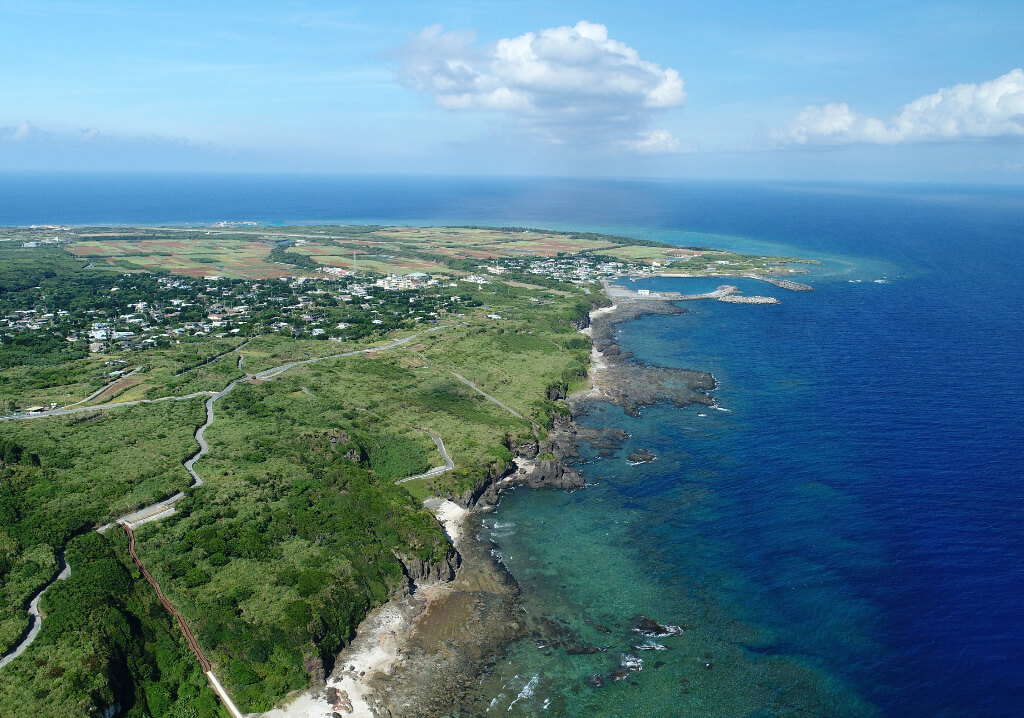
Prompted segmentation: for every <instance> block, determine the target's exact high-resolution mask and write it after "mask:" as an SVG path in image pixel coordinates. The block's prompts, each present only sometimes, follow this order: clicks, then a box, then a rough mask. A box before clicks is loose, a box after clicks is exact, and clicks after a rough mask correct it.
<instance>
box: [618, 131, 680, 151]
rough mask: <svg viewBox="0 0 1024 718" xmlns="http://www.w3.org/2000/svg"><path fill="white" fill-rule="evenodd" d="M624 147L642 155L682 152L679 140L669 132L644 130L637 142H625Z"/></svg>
mask: <svg viewBox="0 0 1024 718" xmlns="http://www.w3.org/2000/svg"><path fill="white" fill-rule="evenodd" d="M622 146H623V147H625V148H626V149H628V150H631V151H633V152H637V153H639V154H642V155H654V154H669V153H675V152H682V150H683V148H682V145H681V144H680V142H679V138H678V137H676V136H675V135H673V134H672V133H671V132H669V131H668V130H644V131H642V132H640V133H639V137H638V138H637V139H635V140H623V142H622Z"/></svg>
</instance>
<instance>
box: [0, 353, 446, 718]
mask: <svg viewBox="0 0 1024 718" xmlns="http://www.w3.org/2000/svg"><path fill="white" fill-rule="evenodd" d="M417 336H418V334H411V335H409V336H407V337H404V338H402V339H395V340H394V341H392V342H389V343H388V344H384V345H382V346H375V347H369V348H366V349H357V350H355V351H349V352H339V353H337V354H329V355H327V356H322V357H313V358H311V359H303V360H300V361H293V362H288V363H287V364H282V365H280V366H276V367H272V368H270V369H264V370H263V371H260V372H256V373H254V374H249V373H246V374H245V376H243V377H239V378H238V379H235V380H233V381H232V382H231V383H229V384H228V385H227V386H226V387H224V389H222V390H221V391H219V392H209V391H200V392H195V393H193V394H188V395H187V396H165V397H160V398H158V399H139V400H137V401H125V402H120V403H111V404H98V405H96V406H87V407H81V408H78V409H52V410H50V411H44V412H38V413H35V414H16V415H13V416H5V417H0V421H14V420H28V419H41V418H45V417H51V416H63V415H67V414H79V413H84V412H89V411H104V410H107V409H115V408H119V407H124V406H135V405H137V404H151V403H155V402H159V401H183V400H187V399H195V398H198V397H200V396H205V397H207V399H206V421H205V422H204V423H203V425H202V426H200V427H199V428H198V429H196V433H195V439H196V442H197V443H198V444H199V450H198V451H197V452H196V453H194V454H193V455H192V456H191V457H189V458H188V459H187V460H186V461H185V462H184V466H185V470H186V471H188V473H189V475H190V476H191V477H192V484H191V485H190V486H189V488H190V489H194V488H196V487H198V486H202V485H203V479H202V477H201V476H200V475H199V474H198V473H196V471H195V463H196V461H198V460H199V459H200V458H201V457H202V456H204V455H205V454H207V453H209V451H210V445H209V444H208V443H207V442H206V430H207V429H208V428H209V427H210V425H211V424H213V421H214V410H213V405H214V404H215V403H216V402H217V400H218V399H222V398H223V397H225V396H227V395H228V394H229V393H230V392H231V390H232V389H234V388H235V387H236V386H238V385H239V384H240V383H243V382H247V381H252V380H253V379H256V380H259V381H268V380H270V379H273V378H275V377H278V376H280V375H281V374H283V373H284V372H286V371H288V370H289V369H292V368H294V367H297V366H304V365H307V364H315V363H317V362H321V361H327V360H329V359H338V358H340V357H347V356H355V355H357V354H369V353H371V352H378V351H383V350H386V349H394V348H395V347H398V346H401V345H403V344H406V343H407V342H409V341H412V340H413V339H415V338H416V337H417ZM239 348H240V347H239ZM238 365H239V367H241V365H242V362H241V356H240V357H239V364H238ZM431 437H432V438H433V439H434V441H435V442H436V443H437V446H438V450H439V451H441V455H442V456H443V457H444V459H445V462H446V464H448V466H447V467H438V468H439V469H442V470H445V471H447V470H448V469H449V468H453V467H454V466H455V465H454V463H452V460H451V458H450V457H449V456H448V452H447V451H446V450H445V448H444V444H443V443H442V441H441V437H439V436H436V435H435V434H431ZM431 471H437V470H436V469H431ZM427 473H428V474H430V475H434V474H431V473H430V472H427ZM437 473H440V471H437ZM411 478H417V477H411ZM406 480H407V479H406ZM184 497H185V493H184V492H182V491H179V492H178V493H176V494H174V495H173V496H171V497H169V498H166V499H163V500H162V501H157V502H155V503H153V504H150V505H149V506H145V507H143V508H141V509H138V510H136V511H133V512H131V513H128V514H125V515H124V516H121V517H119V518H117V519H115V520H114V521H112V522H110V523H108V524H104V525H103V526H100V527H99V528H98V529H96V530H97V531H99V532H101V533H102V532H105V531H106V530H108V529H109V528H111V527H112V526H114V525H115V524H117V525H120V526H123V527H124V529H125V531H127V532H128V537H129V553H131V556H132V558H133V559H134V560H135V562H136V563H137V564H138V566H139V568H140V569H141V571H142V573H143V575H144V576H145V577H146V580H148V581H149V582H150V583H151V584H152V585H153V586H154V588H155V589H156V591H157V596H158V597H159V598H160V600H161V602H162V603H163V604H164V606H165V607H166V608H167V609H168V611H170V612H171V614H172V615H174V616H175V617H176V618H177V620H178V623H179V625H180V626H181V628H182V631H183V632H184V634H185V637H186V640H188V642H189V645H190V647H192V649H193V650H194V651H196V657H197V660H198V661H199V663H200V665H201V666H202V668H203V672H204V673H205V674H206V676H207V678H208V679H209V681H210V684H211V686H212V687H213V689H214V691H216V692H217V694H218V695H219V696H220V697H221V699H222V700H223V701H224V704H225V707H227V709H228V711H229V712H230V713H231V715H232V716H235V717H236V718H241V716H242V714H241V712H240V711H239V710H238V708H236V707H235V705H234V703H233V702H232V701H231V697H230V695H228V693H227V691H226V690H225V689H224V687H223V686H222V685H221V683H220V681H219V680H217V677H216V676H215V675H214V674H213V671H212V668H211V665H210V662H209V660H207V659H206V656H205V655H203V653H202V651H201V650H199V647H198V644H197V643H196V641H195V638H194V636H193V635H192V632H191V631H190V630H189V628H188V625H187V624H186V623H185V619H184V618H183V617H182V616H181V614H180V613H178V612H177V610H175V609H174V607H173V606H172V605H171V604H170V602H169V601H167V599H166V598H165V597H164V595H163V592H162V591H161V590H160V587H159V585H158V584H157V583H156V581H155V580H154V579H153V577H152V576H151V575H150V574H149V572H148V571H147V570H146V568H145V566H144V565H143V564H142V561H141V560H140V559H139V557H138V555H137V554H136V553H135V536H134V533H133V531H132V529H133V528H134V527H135V526H138V525H139V524H142V523H145V522H147V521H154V520H157V519H160V518H164V517H165V516H169V515H170V514H172V513H174V505H175V504H177V503H178V502H179V501H181V499H183V498H184ZM61 563H62V565H63V567H62V569H61V571H60V573H59V574H57V576H56V577H54V579H53V580H52V581H50V582H49V583H47V584H46V585H45V586H43V588H42V589H40V590H39V592H38V593H36V595H35V596H33V597H32V600H31V601H30V602H29V616H30V619H31V624H30V628H29V630H28V631H27V632H26V634H25V637H24V638H23V639H22V640H21V642H20V643H18V645H16V646H15V647H14V648H13V649H11V650H10V651H9V652H8V653H6V654H4V655H3V657H0V669H2V668H3V667H4V666H6V665H7V664H8V663H10V662H11V661H13V660H14V659H15V658H17V657H18V656H20V655H21V654H22V653H24V652H25V650H26V649H27V648H28V647H29V646H30V645H31V644H32V642H33V641H35V639H36V636H37V635H38V634H39V630H40V628H42V617H41V616H40V614H39V602H40V600H41V599H42V596H43V594H44V593H46V590H47V589H48V588H50V586H52V585H53V584H54V583H56V582H57V581H60V580H63V579H65V578H67V577H68V576H70V575H71V566H70V564H68V563H67V562H66V561H65V559H64V556H63V554H62V555H61Z"/></svg>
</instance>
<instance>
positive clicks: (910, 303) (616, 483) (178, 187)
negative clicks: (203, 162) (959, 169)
mask: <svg viewBox="0 0 1024 718" xmlns="http://www.w3.org/2000/svg"><path fill="white" fill-rule="evenodd" d="M218 220H260V221H263V222H266V223H310V224H312V223H327V222H342V223H392V224H394V223H412V224H438V223H444V224H501V225H517V226H538V227H550V228H556V229H570V228H571V229H580V230H592V231H606V232H613V233H621V234H628V235H631V236H636V237H642V238H648V239H657V240H661V241H664V242H670V243H675V244H680V245H707V246H715V247H722V248H727V249H734V250H737V251H743V252H757V253H760V254H767V253H771V254H786V255H793V256H800V257H806V258H811V259H819V260H821V262H822V264H821V265H819V266H814V267H812V268H811V273H810V274H807V275H803V278H801V279H800V281H805V282H807V283H808V284H811V285H813V287H814V289H815V291H813V292H803V293H798V292H790V291H786V290H784V289H778V288H775V287H772V286H769V285H766V284H762V283H758V284H757V285H756V287H743V289H744V290H745V291H746V292H747V293H748V294H751V293H756V294H767V295H770V296H775V297H777V298H778V299H779V300H780V301H781V304H779V305H775V306H760V305H732V304H723V303H718V302H691V303H688V304H687V308H688V309H689V310H690V311H689V312H688V313H686V314H682V315H678V316H657V317H647V318H643V319H640V320H637V321H635V322H631V323H629V324H625V325H623V326H622V327H621V330H620V340H621V345H622V347H623V348H624V349H628V350H629V351H632V352H633V353H634V354H635V356H636V357H637V358H638V359H639V360H642V361H646V362H650V363H655V364H663V365H668V366H678V367H686V368H692V369H699V370H704V371H710V372H712V373H713V374H714V376H715V377H716V379H717V380H718V382H719V388H718V389H717V390H716V391H715V392H714V395H715V397H716V399H717V403H718V407H719V409H720V410H716V409H709V408H707V407H689V408H686V409H678V408H675V407H672V406H655V407H650V408H648V409H645V410H643V411H642V415H641V417H640V418H631V417H628V416H626V415H625V414H623V412H622V411H621V410H619V409H617V408H614V407H609V406H607V405H601V404H595V405H592V406H591V408H590V409H589V410H588V411H587V412H586V414H585V416H584V417H583V418H582V421H583V422H584V423H586V424H589V425H593V426H613V427H617V428H623V429H625V430H627V431H628V432H629V433H630V435H631V436H630V438H629V439H628V441H627V442H626V444H625V446H624V447H623V448H622V450H620V451H616V452H614V453H613V454H612V455H608V456H601V455H599V454H598V453H597V452H595V451H592V450H589V449H585V451H584V454H585V457H584V458H585V459H586V463H584V464H583V465H582V466H581V469H582V471H583V473H584V476H585V477H586V478H587V480H588V482H590V483H592V484H593V485H592V486H590V487H588V488H587V489H586V490H583V491H578V492H575V493H572V494H565V493H561V492H533V491H529V490H525V489H517V490H514V491H512V492H510V493H508V494H507V495H506V496H505V497H504V498H503V500H502V502H501V505H500V507H499V509H498V510H497V511H496V512H495V513H494V514H493V515H491V516H489V517H487V519H486V520H485V530H484V533H483V535H484V536H485V537H490V538H492V539H493V540H494V541H495V543H496V544H497V546H498V549H497V551H498V552H499V553H500V555H501V556H502V560H503V561H504V562H505V564H506V565H507V566H508V567H509V569H510V570H511V572H512V573H513V575H515V577H516V579H517V580H518V581H519V582H520V584H521V585H522V586H523V588H524V590H525V596H526V599H525V601H526V603H525V605H526V607H527V610H528V611H529V612H531V614H532V615H534V616H542V617H544V619H545V620H547V621H550V622H551V624H552V625H558V626H562V627H564V629H565V630H566V631H569V632H572V633H575V634H577V635H578V636H579V637H580V638H581V639H583V640H584V641H586V642H587V643H589V644H592V645H595V646H598V647H600V648H604V649H606V650H602V651H600V652H598V653H593V654H583V655H566V653H565V652H564V651H563V650H560V649H556V648H552V647H551V646H549V645H545V644H538V643H537V642H536V641H533V640H529V641H523V642H522V643H520V644H517V645H515V646H513V647H512V649H511V650H510V652H509V654H508V655H507V656H506V657H504V658H503V659H502V661H500V662H499V663H498V664H497V665H495V666H494V668H493V670H492V671H491V672H490V673H489V674H488V675H486V676H484V677H483V678H482V679H481V684H480V705H479V709H480V712H482V713H485V714H488V715H535V714H538V713H542V712H548V713H550V714H552V715H571V716H575V715H580V716H582V715H586V716H631V715H637V716H679V715H700V716H715V715H721V716H734V715H744V716H746V715H749V716H774V715H880V716H893V717H896V716H901V717H903V716H907V717H916V716H921V717H925V716H928V717H934V716H950V717H952V716H1016V715H1019V714H1020V713H1021V710H1022V708H1024V678H1022V677H1021V667H1022V666H1024V601H1022V600H1021V597H1022V596H1024V502H1022V498H1024V490H1022V488H1021V481H1022V479H1024V476H1022V474H1024V471H1022V468H1021V467H1022V465H1024V462H1022V461H1021V459H1020V455H1021V452H1022V449H1024V418H1022V417H1024V382H1022V380H1021V367H1022V366H1024V362H1022V360H1021V354H1022V350H1024V315H1022V311H1021V308H1022V306H1024V280H1022V278H1021V271H1022V269H1024V189H1021V188H999V187H962V186H960V187H945V186H910V185H837V184H831V185H817V184H785V183H779V184H765V183H758V184H753V183H750V184H744V183H725V182H711V183H700V182H680V183H675V182H641V181H598V180H592V181H583V180H570V179H566V180H557V179H523V178H508V179H493V178H429V177H330V176H301V177H300V176H295V177H287V176H286V177H270V176H267V177H261V176H249V177H242V176H228V175H197V176H189V175H163V176H146V175H133V176H126V175H98V176H94V175H46V174H37V175H0V224H3V225H22V224H61V223H68V224H87V223H122V224H163V223H209V222H213V221H218ZM702 282H703V280H685V279H649V280H643V281H640V282H636V283H635V284H632V283H631V286H634V287H635V288H643V287H648V288H652V289H667V290H678V291H682V292H687V293H688V292H691V291H702V290H703V289H704V288H705V286H706V284H707V283H706V282H704V283H703V284H702ZM713 283H714V284H717V282H713ZM638 448H646V449H649V450H651V451H652V452H654V453H655V454H657V456H658V459H657V460H656V461H654V462H652V463H649V464H642V465H631V464H630V463H629V462H628V461H627V460H626V455H627V454H628V453H630V452H631V451H633V450H635V449H638ZM640 615H646V616H649V617H651V618H653V619H655V620H657V621H660V622H661V623H664V624H669V623H672V624H678V625H679V626H680V627H681V628H682V629H684V630H683V631H682V633H681V635H672V636H667V637H663V638H645V637H643V636H640V635H639V634H637V633H635V632H633V631H632V628H633V627H634V626H635V625H636V621H637V617H638V616H640ZM597 626H601V627H602V628H597ZM603 629H607V630H603ZM645 643H658V644H661V645H663V646H665V647H666V650H642V651H641V650H637V648H635V647H636V646H643V644H645ZM629 656H633V657H635V658H639V659H641V660H642V665H643V669H642V670H640V671H638V672H630V673H629V675H628V676H627V677H626V678H625V679H624V680H618V681H617V680H613V679H606V678H605V677H606V676H608V675H609V674H611V673H613V672H614V671H615V670H616V669H618V668H619V667H620V666H621V664H622V662H623V660H626V661H627V662H628V661H629V660H631V659H629V658H628V657H629ZM597 676H600V677H601V678H600V679H597V678H596V677H597ZM597 683H603V685H595V684H597Z"/></svg>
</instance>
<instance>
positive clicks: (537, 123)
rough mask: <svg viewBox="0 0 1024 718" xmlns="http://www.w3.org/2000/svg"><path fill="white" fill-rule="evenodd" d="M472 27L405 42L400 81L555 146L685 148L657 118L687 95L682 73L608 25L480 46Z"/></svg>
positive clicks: (432, 30) (436, 29) (433, 31)
mask: <svg viewBox="0 0 1024 718" xmlns="http://www.w3.org/2000/svg"><path fill="white" fill-rule="evenodd" d="M475 40H476V39H475V37H474V36H473V35H472V34H471V33H466V32H444V30H443V29H442V28H441V26H440V25H434V26H431V27H428V28H426V29H425V30H423V31H422V32H421V33H420V34H419V35H417V36H416V37H414V38H413V39H411V40H410V41H409V42H408V43H407V44H406V45H405V47H403V48H402V49H401V50H400V52H399V55H400V57H401V58H402V68H401V71H400V79H401V81H402V84H404V85H405V86H406V87H409V88H411V89H414V90H417V91H419V92H424V93H428V94H431V95H433V97H434V102H435V103H436V104H437V105H438V106H440V107H444V108H446V109H449V110H455V111H458V110H484V111H493V112H497V113H501V114H503V115H505V116H507V117H508V118H510V119H512V120H513V121H515V122H516V123H518V124H520V125H521V126H523V127H525V128H527V129H528V130H530V131H533V132H536V133H538V134H541V135H543V136H544V137H545V138H546V139H548V140H549V141H551V142H554V143H557V144H582V145H588V144H589V145H593V144H599V145H604V144H610V145H616V146H619V147H623V148H628V149H632V150H634V151H640V152H663V151H677V150H678V147H679V141H678V140H676V139H675V138H674V137H672V135H671V133H669V132H668V131H667V130H650V129H649V125H650V123H651V122H652V121H653V119H654V117H655V116H656V115H657V114H659V113H660V112H662V111H664V110H665V109H668V108H672V107H679V106H681V105H682V104H683V103H684V102H685V101H686V92H685V91H684V89H683V79H682V77H680V76H679V73H678V72H677V71H675V70H673V69H671V68H662V67H661V66H660V65H657V64H655V63H653V62H649V61H647V60H644V59H641V57H640V56H639V54H638V53H637V51H636V50H634V49H633V48H631V47H629V46H628V45H626V44H624V43H622V42H619V41H617V40H613V39H611V38H609V37H608V29H607V28H606V27H605V26H604V25H598V24H595V23H590V22H585V21H581V22H578V23H576V25H575V26H574V27H554V28H548V29H546V30H540V31H539V32H528V33H526V34H524V35H520V36H518V37H512V38H504V39H501V40H498V42H496V43H494V44H492V45H489V46H486V47H478V46H477V45H476V43H475Z"/></svg>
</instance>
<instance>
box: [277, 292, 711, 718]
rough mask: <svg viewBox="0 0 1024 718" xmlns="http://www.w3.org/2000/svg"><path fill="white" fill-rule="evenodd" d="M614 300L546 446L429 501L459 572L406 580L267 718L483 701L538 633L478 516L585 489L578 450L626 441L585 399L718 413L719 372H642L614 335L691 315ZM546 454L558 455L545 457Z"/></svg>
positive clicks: (589, 320) (588, 321)
mask: <svg viewBox="0 0 1024 718" xmlns="http://www.w3.org/2000/svg"><path fill="white" fill-rule="evenodd" d="M605 289H606V291H605V295H606V296H609V295H610V294H611V293H610V292H608V291H607V287H606V288H605ZM610 298H611V297H610ZM613 302H614V303H613V304H611V305H610V306H605V307H596V308H594V309H592V310H591V311H590V312H589V313H588V314H587V315H586V316H585V318H583V319H582V321H581V322H580V325H581V326H579V327H578V330H579V331H580V332H581V333H582V334H584V335H586V336H588V337H590V338H591V341H592V347H591V355H590V366H589V367H588V373H587V376H588V378H587V384H588V386H587V388H586V389H583V390H580V391H577V392H575V393H573V394H571V395H568V396H564V397H560V398H564V399H565V400H566V403H567V405H568V406H569V408H570V413H569V414H568V415H558V414H556V415H555V417H554V426H553V427H552V429H551V430H550V431H549V433H548V436H547V437H546V438H545V440H543V441H532V442H531V441H524V442H520V443H513V444H511V445H510V446H509V449H510V450H511V451H512V453H513V456H514V465H513V467H512V468H510V469H509V470H508V471H506V472H505V473H503V474H501V475H499V476H490V475H489V476H485V477H482V478H481V480H480V481H479V482H478V484H477V487H476V488H475V489H473V490H472V491H467V492H466V494H465V495H464V496H460V497H449V498H447V499H427V500H426V502H425V506H426V507H427V508H428V509H430V510H431V512H432V513H433V514H434V515H435V517H436V518H437V520H438V521H439V523H441V525H442V527H443V529H444V531H445V533H446V535H447V536H448V537H449V539H450V540H451V542H452V546H453V548H454V551H455V552H456V556H457V563H458V570H457V571H455V572H454V576H452V577H450V580H440V578H441V577H440V576H439V575H438V574H439V573H440V572H435V571H431V570H424V571H422V572H421V573H422V574H423V575H422V576H421V577H419V578H420V579H423V580H418V579H417V578H415V577H410V581H409V590H408V591H407V592H405V593H404V594H403V595H400V596H395V597H392V598H391V599H390V600H389V601H388V602H386V603H385V604H383V605H382V606H380V607H378V608H376V609H374V610H373V611H371V612H370V614H368V615H367V617H366V618H365V619H364V620H363V622H362V623H360V625H359V627H358V629H357V632H356V637H355V638H354V639H353V641H352V643H350V644H349V645H348V646H346V647H345V648H344V649H343V650H342V651H341V653H340V654H339V655H338V657H337V660H336V662H335V669H334V671H333V672H332V674H331V675H330V676H328V677H326V680H324V681H322V682H320V684H319V685H314V686H313V687H312V688H310V689H307V690H306V691H304V692H302V693H301V694H299V695H297V696H293V697H292V698H291V699H290V701H289V702H286V704H285V706H284V707H280V708H275V709H274V710H271V711H268V712H266V713H263V714H261V715H262V716H263V718H323V717H326V716H333V715H339V716H352V717H353V718H397V716H402V715H418V716H444V715H448V714H449V713H451V711H452V710H453V709H456V708H457V707H458V706H460V705H463V704H464V703H468V702H470V701H471V700H473V699H474V698H475V696H474V697H471V696H469V695H468V694H467V691H468V690H469V689H470V688H471V687H473V686H474V685H476V682H477V678H478V676H479V674H480V673H481V672H482V671H483V670H485V669H486V668H487V666H488V664H489V663H490V662H493V661H494V660H495V659H496V658H497V657H498V656H500V655H501V653H502V652H503V650H504V649H505V648H506V647H507V646H508V645H510V644H511V643H512V642H513V641H515V640H517V639H520V638H522V637H524V636H527V635H534V634H536V633H537V630H538V629H537V627H536V626H533V627H532V628H531V627H530V626H528V620H527V619H526V617H525V616H524V615H523V608H522V605H521V601H520V590H519V586H518V584H517V582H516V581H515V578H514V577H513V576H512V575H511V574H510V573H509V571H508V570H507V569H506V568H505V566H504V565H503V564H502V563H500V562H499V561H498V560H497V559H496V558H495V557H494V555H493V553H492V549H493V548H494V545H493V544H492V543H491V542H490V541H488V540H486V539H483V538H482V537H481V536H480V531H481V523H480V522H481V519H482V516H483V515H485V514H487V513H488V512H490V511H491V510H493V508H494V506H496V505H497V503H498V501H499V500H500V493H501V492H502V491H504V490H507V489H510V488H513V487H515V486H519V485H525V486H529V487H531V488H556V489H564V490H574V489H577V488H583V487H584V486H585V482H584V480H583V477H582V476H581V475H580V473H579V472H578V471H577V470H576V469H575V468H573V467H572V466H569V465H568V464H569V463H571V462H572V460H573V459H575V458H578V456H579V453H578V450H577V444H578V442H579V441H586V442H588V443H590V444H591V445H592V446H594V447H595V448H601V449H602V451H604V452H608V451H610V450H612V449H614V448H618V447H619V446H621V443H622V442H623V441H624V440H625V438H626V437H627V436H628V435H627V434H626V433H625V432H623V431H621V430H618V429H611V428H601V429H594V428H590V427H582V426H580V425H579V424H577V422H576V421H575V417H576V416H578V414H579V413H580V412H581V411H582V410H583V409H584V407H585V405H586V404H587V403H589V402H593V401H602V402H607V403H610V404H613V405H616V406H620V407H621V408H622V409H623V411H625V413H627V414H629V415H633V416H638V415H639V411H640V409H641V408H643V407H645V406H651V405H653V404H656V403H659V402H662V401H669V402H671V403H673V404H675V405H676V406H687V405H690V404H694V403H697V404H701V405H705V406H713V405H714V399H713V397H711V396H710V395H709V394H708V393H707V392H709V391H712V390H713V389H715V388H716V386H717V382H716V381H715V379H714V377H713V376H711V375H710V374H708V373H706V372H699V371H693V370H688V369H675V368H670V367H660V366H651V365H647V364H643V363H641V362H639V361H637V360H635V359H633V358H632V355H631V354H630V353H628V352H624V351H623V350H622V349H621V347H620V346H619V345H618V342H617V339H616V329H617V327H618V326H619V325H620V324H622V323H624V322H627V321H632V320H634V319H638V318H640V317H643V316H646V315H650V314H665V315H676V314H683V313H686V311H687V310H686V309H685V308H683V307H681V306H678V305H677V304H676V303H675V302H673V301H654V302H652V301H643V300H639V299H636V298H631V297H623V296H620V295H616V296H614V299H613ZM541 454H545V455H547V454H550V455H552V456H554V457H555V458H554V460H550V459H540V458H539V457H540V455H541ZM534 623H536V620H535V619H534Z"/></svg>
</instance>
